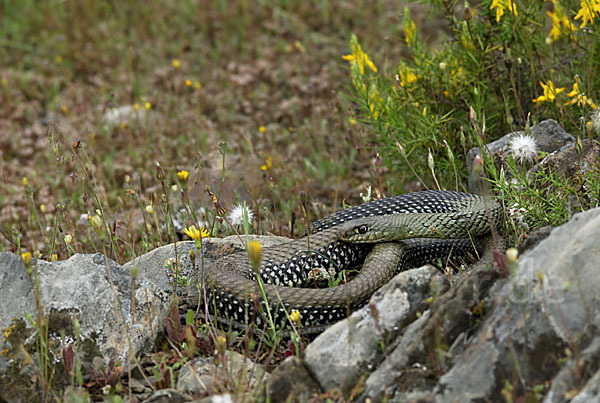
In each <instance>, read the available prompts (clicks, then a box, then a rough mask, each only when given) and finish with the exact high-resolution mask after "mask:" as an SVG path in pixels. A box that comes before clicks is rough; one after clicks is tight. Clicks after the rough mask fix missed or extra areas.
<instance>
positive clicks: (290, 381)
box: [267, 356, 321, 403]
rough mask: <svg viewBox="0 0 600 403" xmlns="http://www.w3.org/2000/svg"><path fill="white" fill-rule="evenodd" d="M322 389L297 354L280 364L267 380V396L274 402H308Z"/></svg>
mask: <svg viewBox="0 0 600 403" xmlns="http://www.w3.org/2000/svg"><path fill="white" fill-rule="evenodd" d="M320 391H321V390H320V388H319V384H318V383H317V382H315V380H314V379H312V378H311V376H310V374H309V373H308V371H307V370H306V367H305V366H304V364H303V363H302V360H300V359H299V358H298V357H296V356H291V357H288V358H286V359H285V360H284V361H283V362H282V363H281V364H279V365H278V366H277V368H275V370H274V371H273V372H272V373H271V376H270V377H269V381H268V382H267V396H268V398H269V400H270V401H271V402H273V403H277V402H289V401H299V402H306V401H309V400H310V399H311V398H312V397H313V396H314V395H316V394H319V393H320Z"/></svg>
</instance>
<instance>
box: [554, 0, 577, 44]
mask: <svg viewBox="0 0 600 403" xmlns="http://www.w3.org/2000/svg"><path fill="white" fill-rule="evenodd" d="M546 14H548V17H550V19H551V20H552V28H551V29H550V32H549V33H548V38H549V39H550V42H554V41H557V40H558V39H560V37H561V36H562V35H563V34H565V33H568V35H570V36H571V37H573V32H575V31H576V30H577V27H576V26H575V25H573V24H572V23H571V21H570V20H569V17H568V16H567V15H566V14H565V11H564V9H563V8H562V6H561V5H560V4H559V3H556V2H555V3H554V12H552V11H548V12H547V13H546Z"/></svg>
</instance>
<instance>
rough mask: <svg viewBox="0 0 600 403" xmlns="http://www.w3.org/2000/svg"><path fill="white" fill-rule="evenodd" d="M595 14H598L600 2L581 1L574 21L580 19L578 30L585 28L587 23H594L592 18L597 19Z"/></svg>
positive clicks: (597, 0) (595, 0)
mask: <svg viewBox="0 0 600 403" xmlns="http://www.w3.org/2000/svg"><path fill="white" fill-rule="evenodd" d="M597 13H600V0H581V2H580V9H579V12H578V13H577V15H576V16H575V19H576V20H578V19H580V18H581V20H582V21H581V25H580V26H579V28H580V29H581V28H583V27H585V26H586V25H587V24H588V22H590V23H592V24H593V23H594V18H597V17H598V16H597V15H596V14H597Z"/></svg>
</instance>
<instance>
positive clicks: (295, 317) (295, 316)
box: [290, 309, 300, 323]
mask: <svg viewBox="0 0 600 403" xmlns="http://www.w3.org/2000/svg"><path fill="white" fill-rule="evenodd" d="M290 320H291V321H292V322H296V323H300V312H299V311H298V310H297V309H295V310H294V311H293V312H292V313H291V314H290Z"/></svg>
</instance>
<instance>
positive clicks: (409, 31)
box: [403, 8, 417, 46]
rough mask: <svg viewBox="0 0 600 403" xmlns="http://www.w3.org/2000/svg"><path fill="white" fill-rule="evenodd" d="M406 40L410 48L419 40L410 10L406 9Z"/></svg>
mask: <svg viewBox="0 0 600 403" xmlns="http://www.w3.org/2000/svg"><path fill="white" fill-rule="evenodd" d="M403 25H404V39H405V40H406V44H407V45H408V46H414V44H415V42H416V39H417V25H416V24H415V22H414V21H413V20H412V18H411V16H410V11H409V10H408V8H405V9H404V21H403Z"/></svg>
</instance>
